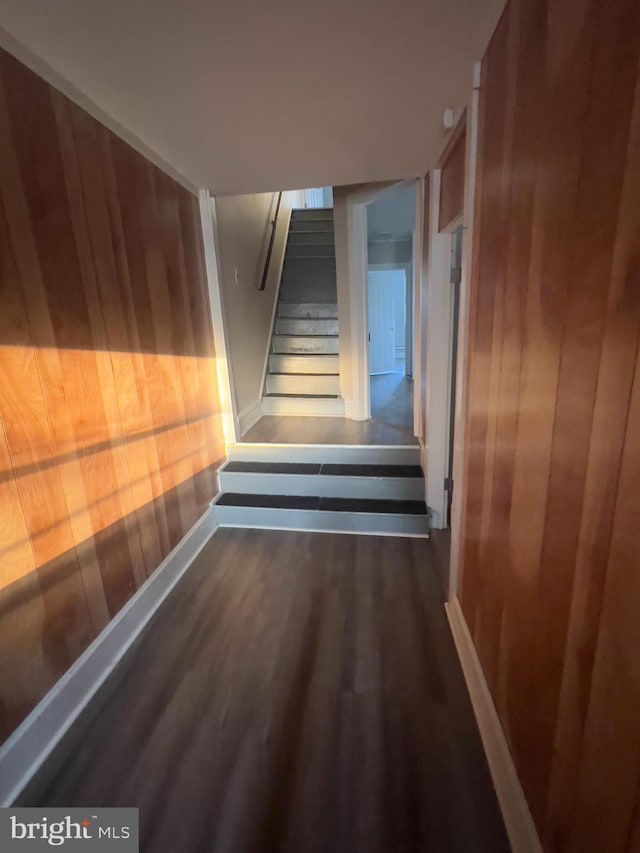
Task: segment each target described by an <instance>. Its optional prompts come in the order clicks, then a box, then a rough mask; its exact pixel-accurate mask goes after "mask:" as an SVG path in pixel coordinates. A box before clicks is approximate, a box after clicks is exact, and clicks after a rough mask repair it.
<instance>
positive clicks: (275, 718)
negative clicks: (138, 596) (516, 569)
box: [21, 529, 509, 853]
mask: <svg viewBox="0 0 640 853" xmlns="http://www.w3.org/2000/svg"><path fill="white" fill-rule="evenodd" d="M431 559H432V555H431V551H430V545H429V543H428V542H427V541H424V540H417V539H400V538H386V537H366V536H350V535H337V534H319V533H290V532H286V533H285V532H277V531H266V530H265V531H259V530H233V529H224V530H219V531H218V532H217V533H216V534H215V536H214V537H213V538H212V540H211V541H210V543H209V544H208V545H207V547H206V548H205V549H204V551H203V552H202V553H201V555H200V556H199V558H198V559H197V561H196V563H195V564H194V566H193V567H192V568H191V569H190V570H189V572H188V573H187V574H186V575H185V577H184V578H183V579H182V581H181V582H180V583H179V584H178V586H177V587H176V589H175V590H174V591H173V593H172V594H171V596H170V597H169V598H168V599H167V601H166V602H165V604H164V605H163V607H162V608H161V610H160V611H159V612H158V613H157V614H156V617H155V618H154V619H153V621H152V623H151V624H150V625H149V626H148V628H147V630H146V631H145V632H144V634H143V635H142V637H141V638H140V639H139V640H138V641H137V643H136V645H135V646H134V648H133V649H132V650H131V651H130V653H129V654H128V655H127V657H126V658H125V661H124V662H123V663H122V664H121V665H120V667H119V668H118V669H117V671H116V672H115V673H114V675H113V676H112V678H111V679H110V680H109V682H108V683H107V684H106V685H105V687H104V688H103V690H102V691H101V693H100V694H99V695H98V696H97V697H96V699H95V700H94V702H93V703H92V704H91V705H90V706H89V708H88V710H87V712H86V713H85V715H84V717H83V718H82V719H81V720H80V721H79V722H78V724H76V726H75V727H74V729H72V732H71V734H70V735H69V737H68V738H67V740H66V741H65V742H64V743H63V744H62V746H61V747H60V749H59V750H58V752H57V754H55V755H54V757H53V759H52V760H51V762H50V763H49V765H48V766H47V767H45V769H44V770H43V772H42V773H41V774H40V776H39V777H38V778H37V779H36V780H35V782H34V783H33V784H32V786H31V788H30V790H29V791H27V792H25V795H24V796H23V797H22V798H21V804H22V805H36V806H45V805H61V806H67V807H68V806H116V805H123V806H124V805H126V806H138V807H139V808H140V825H141V846H140V849H141V851H143V853H171V852H172V851H175V853H205V851H215V853H219V851H229V853H262V852H263V851H264V853H272V851H291V853H294V851H295V853H307V851H309V853H311V852H312V851H313V853H315V851H318V853H319V851H327V853H329V851H330V853H387V851H389V853H413V851H429V853H440V851H447V853H450V851H454V853H483V852H484V851H486V853H502V851H508V849H509V847H508V843H507V840H506V837H505V834H504V829H503V825H502V821H501V817H500V815H499V811H498V807H497V804H496V799H495V795H494V792H493V788H492V785H491V780H490V776H489V772H488V769H487V766H486V762H485V758H484V754H483V750H482V746H481V742H480V738H479V735H478V732H477V729H476V726H475V722H474V718H473V714H472V710H471V707H470V704H469V700H468V696H467V694H466V690H465V686H464V682H463V678H462V674H461V671H460V667H459V664H458V660H457V657H456V653H455V649H454V645H453V641H452V639H451V635H450V633H449V629H448V625H447V622H446V617H445V613H444V610H443V596H442V591H441V584H440V580H439V578H438V576H437V572H436V571H435V570H434V568H433V566H432V564H431Z"/></svg>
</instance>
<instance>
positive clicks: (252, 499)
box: [215, 492, 427, 516]
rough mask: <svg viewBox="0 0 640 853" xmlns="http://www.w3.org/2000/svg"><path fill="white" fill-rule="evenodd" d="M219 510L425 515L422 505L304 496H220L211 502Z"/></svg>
mask: <svg viewBox="0 0 640 853" xmlns="http://www.w3.org/2000/svg"><path fill="white" fill-rule="evenodd" d="M215 503H216V505H219V506H245V507H257V508H259V507H264V508H269V509H307V510H319V511H320V512H322V511H325V512H350V513H351V512H367V513H387V514H394V515H425V516H426V515H427V507H426V504H425V502H424V501H412V500H397V501H394V500H384V499H380V498H377V499H372V498H323V497H315V496H308V495H250V494H243V493H240V492H224V493H223V494H222V495H220V496H219V497H218V498H217V500H216V501H215Z"/></svg>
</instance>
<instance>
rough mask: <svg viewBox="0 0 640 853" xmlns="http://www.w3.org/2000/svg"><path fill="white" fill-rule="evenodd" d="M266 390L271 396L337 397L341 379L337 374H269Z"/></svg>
mask: <svg viewBox="0 0 640 853" xmlns="http://www.w3.org/2000/svg"><path fill="white" fill-rule="evenodd" d="M265 390H266V393H267V394H269V395H273V394H278V395H280V394H287V395H293V396H304V397H310V396H314V397H327V396H333V397H337V396H338V395H339V394H340V379H339V377H338V376H336V375H335V374H330V375H327V376H322V375H317V374H316V375H314V374H310V373H307V374H294V373H275V374H274V373H268V374H267V377H266V383H265Z"/></svg>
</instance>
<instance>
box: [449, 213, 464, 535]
mask: <svg viewBox="0 0 640 853" xmlns="http://www.w3.org/2000/svg"><path fill="white" fill-rule="evenodd" d="M450 281H451V334H450V336H449V339H450V341H451V348H450V353H449V365H450V367H449V425H448V436H447V441H448V452H447V471H446V476H445V489H446V492H447V519H446V521H447V527H451V504H452V501H453V449H454V446H455V423H456V383H457V378H458V323H459V316H460V283H461V281H462V225H459V226H458V227H457V228H456V229H455V231H454V232H453V234H452V235H451V276H450Z"/></svg>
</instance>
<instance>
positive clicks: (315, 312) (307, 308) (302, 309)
mask: <svg viewBox="0 0 640 853" xmlns="http://www.w3.org/2000/svg"><path fill="white" fill-rule="evenodd" d="M278 317H300V318H306V317H315V318H318V319H319V318H324V317H331V318H335V319H336V320H337V319H338V305H337V303H336V302H302V303H295V302H279V303H278Z"/></svg>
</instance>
